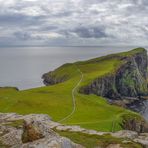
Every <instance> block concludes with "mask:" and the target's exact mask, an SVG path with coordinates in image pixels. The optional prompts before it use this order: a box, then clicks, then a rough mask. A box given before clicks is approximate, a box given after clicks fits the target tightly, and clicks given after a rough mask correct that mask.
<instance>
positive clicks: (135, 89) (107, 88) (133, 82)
mask: <svg viewBox="0 0 148 148" xmlns="http://www.w3.org/2000/svg"><path fill="white" fill-rule="evenodd" d="M118 58H120V60H121V61H122V64H121V66H119V68H117V70H116V71H115V72H114V73H112V74H107V75H105V76H103V77H101V78H98V79H95V80H93V81H92V83H90V84H89V85H87V86H84V87H82V88H81V89H80V92H81V93H85V94H96V95H99V96H103V97H107V98H111V99H121V98H126V97H139V96H142V95H147V94H148V91H147V78H148V73H147V66H148V61H147V51H146V50H145V49H143V50H141V51H140V52H137V53H135V54H132V55H130V56H121V57H120V56H119V57H118Z"/></svg>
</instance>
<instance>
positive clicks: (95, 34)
mask: <svg viewBox="0 0 148 148" xmlns="http://www.w3.org/2000/svg"><path fill="white" fill-rule="evenodd" d="M0 45H1V46H7V45H8V46H11V45H28V46H29V45H51V46H53V45H57V46H58V45H63V46H64V45H68V46H70V45H72V46H75V45H76V46H79V45H81V46H88V45H89V46H96V45H148V0H0Z"/></svg>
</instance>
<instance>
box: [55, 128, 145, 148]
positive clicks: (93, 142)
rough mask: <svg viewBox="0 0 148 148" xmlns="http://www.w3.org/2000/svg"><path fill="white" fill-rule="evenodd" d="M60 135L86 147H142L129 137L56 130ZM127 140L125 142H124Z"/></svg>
mask: <svg viewBox="0 0 148 148" xmlns="http://www.w3.org/2000/svg"><path fill="white" fill-rule="evenodd" d="M55 131H56V132H57V133H59V134H60V135H61V136H64V137H67V138H69V139H71V140H72V141H73V142H75V143H78V144H81V145H82V146H84V147H86V148H94V147H101V148H106V147H109V145H111V144H119V145H120V146H121V147H122V148H142V147H143V146H142V145H141V144H138V143H136V142H132V141H131V140H129V139H126V138H125V139H123V138H115V137H112V136H111V135H109V134H106V135H102V136H99V135H95V134H94V135H89V134H84V133H81V132H70V131H59V130H56V129H55ZM125 141H127V142H125Z"/></svg>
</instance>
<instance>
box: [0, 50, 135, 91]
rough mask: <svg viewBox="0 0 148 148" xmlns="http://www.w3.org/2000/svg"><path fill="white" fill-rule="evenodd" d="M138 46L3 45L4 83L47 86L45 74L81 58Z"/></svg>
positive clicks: (0, 76) (0, 77)
mask: <svg viewBox="0 0 148 148" xmlns="http://www.w3.org/2000/svg"><path fill="white" fill-rule="evenodd" d="M132 48H134V47H11V48H2V47H1V48H0V86H15V87H18V88H19V89H29V88H33V87H39V86H43V83H42V79H41V77H42V74H44V73H46V72H48V71H51V70H54V69H55V68H57V67H58V66H60V65H62V64H64V63H67V62H74V61H77V60H86V59H90V58H94V57H99V56H103V55H107V54H110V53H116V52H121V51H127V50H130V49H132Z"/></svg>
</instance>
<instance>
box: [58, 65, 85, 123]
mask: <svg viewBox="0 0 148 148" xmlns="http://www.w3.org/2000/svg"><path fill="white" fill-rule="evenodd" d="M75 66H76V65H75ZM76 68H77V71H78V72H79V73H80V75H81V78H80V80H79V81H78V83H77V84H76V86H75V87H74V88H73V89H72V92H71V94H72V108H73V109H72V111H71V113H70V114H69V115H67V116H66V117H64V118H63V119H61V120H60V121H58V122H59V123H60V122H63V121H65V120H67V119H68V118H70V117H71V116H72V115H73V114H74V112H75V110H76V98H75V92H76V90H77V88H78V87H79V85H80V83H81V82H82V80H83V73H82V72H81V70H80V69H79V68H78V67H77V66H76Z"/></svg>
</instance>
